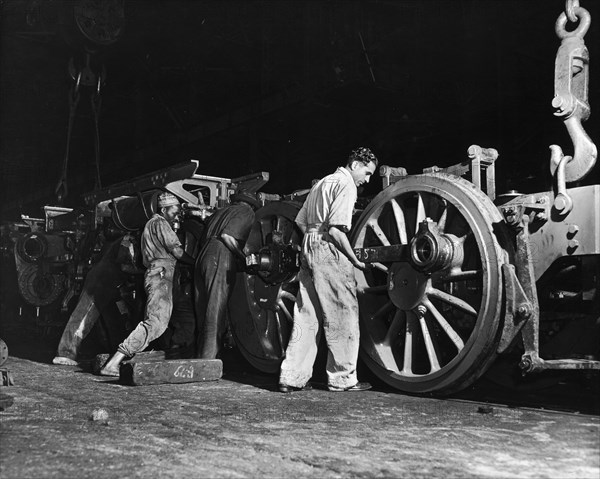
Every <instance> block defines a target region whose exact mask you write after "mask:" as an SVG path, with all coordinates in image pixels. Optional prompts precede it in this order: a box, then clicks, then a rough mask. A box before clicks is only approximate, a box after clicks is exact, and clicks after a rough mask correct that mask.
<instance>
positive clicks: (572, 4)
mask: <svg viewBox="0 0 600 479" xmlns="http://www.w3.org/2000/svg"><path fill="white" fill-rule="evenodd" d="M576 8H579V0H566V2H565V13H566V14H567V18H568V19H569V21H570V22H573V23H577V20H578V18H579V17H577V15H576V14H575V9H576Z"/></svg>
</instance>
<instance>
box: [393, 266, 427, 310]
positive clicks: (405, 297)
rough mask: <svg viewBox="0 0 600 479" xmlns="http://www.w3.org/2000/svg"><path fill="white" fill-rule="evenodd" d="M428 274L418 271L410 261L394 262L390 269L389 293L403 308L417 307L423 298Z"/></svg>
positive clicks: (394, 301)
mask: <svg viewBox="0 0 600 479" xmlns="http://www.w3.org/2000/svg"><path fill="white" fill-rule="evenodd" d="M427 281H428V276H427V275H426V274H424V273H420V272H418V271H416V270H415V269H414V268H413V267H412V266H411V265H410V264H408V263H394V264H393V265H392V266H391V267H390V269H389V271H388V279H387V289H388V295H389V297H390V299H391V300H392V303H394V305H395V306H396V307H397V308H399V309H402V310H409V309H413V308H415V307H416V306H417V305H418V304H419V303H420V302H421V301H422V299H423V297H424V295H425V290H426V288H427Z"/></svg>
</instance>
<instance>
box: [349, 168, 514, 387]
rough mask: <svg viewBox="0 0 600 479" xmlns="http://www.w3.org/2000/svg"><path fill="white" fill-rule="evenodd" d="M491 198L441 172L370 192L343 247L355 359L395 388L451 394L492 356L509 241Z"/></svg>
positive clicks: (464, 385)
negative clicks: (353, 255)
mask: <svg viewBox="0 0 600 479" xmlns="http://www.w3.org/2000/svg"><path fill="white" fill-rule="evenodd" d="M502 220H503V219H502V215H500V213H499V212H498V210H497V209H496V207H495V206H494V204H493V203H492V201H491V200H490V199H489V198H488V197H487V196H486V195H485V194H484V193H483V192H482V191H481V190H479V189H478V188H476V187H475V186H474V185H473V184H472V183H470V182H468V181H466V180H464V179H462V178H458V177H456V176H453V175H449V174H446V173H432V174H425V175H416V176H408V177H404V178H400V179H399V180H398V181H396V182H395V183H394V184H393V185H392V186H390V187H389V188H387V189H385V190H384V191H383V192H381V193H380V194H379V195H378V196H376V197H375V198H374V199H373V201H372V202H371V203H370V204H369V206H368V207H367V208H366V209H365V211H364V212H363V214H362V215H361V217H360V219H359V220H358V223H357V224H356V225H355V226H354V227H353V233H352V239H351V244H352V246H353V248H355V250H356V252H357V253H358V256H359V259H361V260H362V261H367V262H370V263H371V264H372V266H373V267H372V268H371V269H370V270H369V271H367V272H357V282H358V291H359V294H358V297H359V305H360V321H361V352H362V355H361V357H362V358H363V359H364V360H365V361H366V363H367V365H368V366H369V367H370V368H371V369H372V371H373V372H374V373H375V374H376V375H377V376H379V377H380V378H381V379H382V380H384V381H385V382H386V383H387V384H390V385H392V386H394V387H395V388H397V389H399V390H402V391H407V392H412V393H426V392H437V393H450V392H452V391H456V390H459V389H462V388H464V387H466V386H467V385H469V384H470V383H472V382H473V381H475V380H476V379H477V378H478V377H479V376H480V375H481V374H482V373H483V371H485V369H486V367H487V366H488V365H489V364H490V363H491V361H493V359H494V357H495V351H496V348H497V344H498V341H499V339H500V334H499V333H500V332H501V330H502V327H501V326H502V321H501V312H502V309H503V304H502V294H499V292H501V291H502V265H504V264H506V263H508V261H509V259H510V254H509V253H508V251H510V244H509V243H510V242H509V241H508V234H507V231H505V229H504V226H503V224H502V223H503V221H502Z"/></svg>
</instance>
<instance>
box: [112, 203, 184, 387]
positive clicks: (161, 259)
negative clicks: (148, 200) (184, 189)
mask: <svg viewBox="0 0 600 479" xmlns="http://www.w3.org/2000/svg"><path fill="white" fill-rule="evenodd" d="M158 208H159V211H160V212H159V213H155V214H154V216H153V217H152V218H150V220H148V222H147V223H146V226H145V227H144V232H143V234H142V257H143V260H144V266H146V268H147V270H146V274H145V275H144V288H145V289H146V294H147V300H146V313H145V315H144V320H143V321H142V322H140V323H139V324H138V325H137V327H136V328H135V329H134V330H133V331H132V332H131V333H130V334H129V336H127V338H126V339H125V340H124V341H123V342H122V343H121V344H120V345H119V347H118V348H117V352H116V353H115V354H114V356H113V357H112V358H110V360H109V361H108V362H107V363H106V365H105V366H104V367H103V368H102V370H101V371H100V374H101V375H103V376H119V365H120V364H121V361H123V359H125V358H126V357H132V356H133V355H135V354H136V353H139V352H140V351H143V350H144V349H146V347H148V344H149V343H150V342H151V341H153V340H155V339H156V338H158V337H159V336H160V335H161V334H162V333H164V332H165V330H166V329H167V326H168V325H169V319H170V318H171V312H172V310H173V273H174V271H175V263H176V262H177V260H178V259H180V260H181V261H183V262H185V263H189V264H193V262H194V260H193V258H192V257H191V256H190V255H188V254H187V253H186V252H185V251H184V250H183V248H182V247H181V242H180V241H179V239H178V238H177V235H176V234H175V231H173V226H172V225H173V223H174V222H175V221H176V220H177V218H178V217H179V211H180V205H179V201H178V200H177V198H176V197H175V196H174V195H172V194H171V193H162V194H161V195H159V197H158Z"/></svg>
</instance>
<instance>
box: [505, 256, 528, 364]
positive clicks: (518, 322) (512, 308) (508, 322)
mask: <svg viewBox="0 0 600 479" xmlns="http://www.w3.org/2000/svg"><path fill="white" fill-rule="evenodd" d="M502 276H503V282H504V292H505V295H506V296H505V299H504V311H505V313H504V314H505V316H504V328H503V330H502V337H501V338H500V343H499V344H498V349H497V351H498V353H500V354H501V353H503V352H505V351H506V350H507V349H508V347H509V346H510V345H511V344H512V342H513V340H514V339H515V337H516V336H517V334H519V332H520V331H521V328H523V326H524V325H525V323H526V322H527V320H528V319H529V318H530V317H531V312H532V310H533V306H532V304H531V302H530V301H529V298H528V297H527V295H526V294H525V291H524V290H523V287H522V286H521V283H519V280H518V278H517V275H516V273H515V267H514V266H513V265H512V264H503V265H502Z"/></svg>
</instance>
